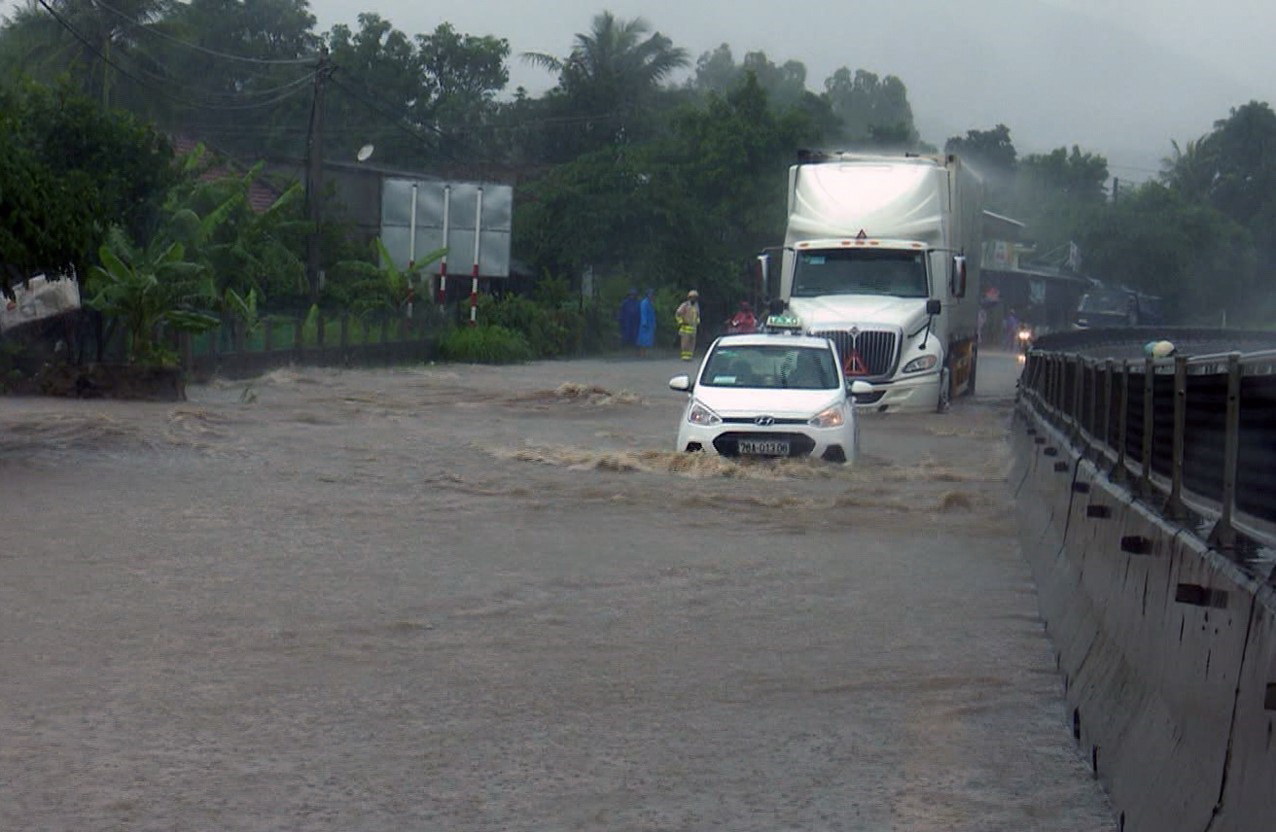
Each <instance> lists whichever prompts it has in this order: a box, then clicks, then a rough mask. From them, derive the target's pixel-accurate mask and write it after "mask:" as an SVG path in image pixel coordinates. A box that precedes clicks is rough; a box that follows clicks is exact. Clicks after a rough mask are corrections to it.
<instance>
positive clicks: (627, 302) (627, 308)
mask: <svg viewBox="0 0 1276 832" xmlns="http://www.w3.org/2000/svg"><path fill="white" fill-rule="evenodd" d="M641 303H642V302H641V301H640V300H638V290H637V289H630V290H629V294H627V295H625V299H624V300H623V301H621V303H620V313H619V314H618V315H617V316H616V319H617V321H618V323H619V324H620V342H621V343H622V344H624V345H625V346H626V347H633V346H637V344H638V318H639V306H640V305H641Z"/></svg>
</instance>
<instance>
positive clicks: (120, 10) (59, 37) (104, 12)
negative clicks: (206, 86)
mask: <svg viewBox="0 0 1276 832" xmlns="http://www.w3.org/2000/svg"><path fill="white" fill-rule="evenodd" d="M169 8H170V3H169V0H113V1H112V2H111V3H110V4H109V6H108V5H106V4H103V3H100V2H95V0H42V2H36V0H28V2H27V4H26V5H25V6H23V7H21V8H19V9H18V10H17V11H16V12H15V13H14V15H13V16H12V17H11V18H10V19H9V20H8V22H7V24H6V25H5V27H4V29H3V32H2V33H0V35H2V36H0V67H4V68H5V69H6V70H7V72H6V74H18V73H20V74H23V75H27V76H30V77H32V78H35V79H36V80H39V81H43V82H45V83H52V82H54V81H56V80H58V79H59V78H62V77H63V76H68V77H70V78H73V79H75V80H76V82H77V85H78V88H79V89H80V91H81V92H83V93H84V94H85V95H88V96H90V97H92V98H95V99H97V100H98V101H99V102H100V103H101V105H102V106H103V107H110V106H111V105H112V104H116V103H120V102H119V99H124V100H125V101H131V102H133V103H134V104H136V103H139V102H140V101H141V100H142V99H143V98H144V95H143V93H142V91H141V90H140V89H138V80H137V79H138V78H139V76H141V74H142V73H145V72H154V71H155V69H154V67H153V65H151V64H150V62H149V61H147V60H145V58H142V59H141V60H137V59H135V58H133V57H132V56H133V53H134V52H135V50H136V47H137V44H138V41H139V39H140V38H142V37H144V31H145V30H146V29H148V28H151V27H154V26H156V25H157V24H158V23H159V21H161V20H162V19H163V18H164V15H165V14H166V13H167V11H168V9H169ZM121 70H123V71H121ZM117 87H119V88H122V92H123V95H120V94H118V92H117Z"/></svg>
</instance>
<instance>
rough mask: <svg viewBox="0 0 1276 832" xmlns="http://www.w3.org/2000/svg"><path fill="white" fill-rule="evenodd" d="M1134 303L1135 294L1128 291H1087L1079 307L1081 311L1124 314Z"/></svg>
mask: <svg viewBox="0 0 1276 832" xmlns="http://www.w3.org/2000/svg"><path fill="white" fill-rule="evenodd" d="M1133 305H1134V296H1133V295H1130V294H1128V293H1126V292H1087V293H1086V294H1085V295H1083V296H1082V298H1081V305H1080V306H1079V307H1078V309H1079V311H1081V312H1096V313H1099V314H1105V313H1106V314H1116V315H1124V314H1125V313H1126V310H1127V309H1129V308H1130V307H1131V306H1133Z"/></svg>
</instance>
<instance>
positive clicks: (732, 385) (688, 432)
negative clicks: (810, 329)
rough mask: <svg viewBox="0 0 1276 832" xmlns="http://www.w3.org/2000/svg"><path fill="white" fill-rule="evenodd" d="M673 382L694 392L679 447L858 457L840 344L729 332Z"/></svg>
mask: <svg viewBox="0 0 1276 832" xmlns="http://www.w3.org/2000/svg"><path fill="white" fill-rule="evenodd" d="M669 386H670V387H671V388H673V389H674V390H681V391H683V392H686V393H688V394H690V395H689V396H688V401H687V407H686V410H685V411H684V412H683V414H682V421H681V423H680V425H679V427H678V446H677V449H678V450H679V451H713V452H716V453H718V454H720V455H722V456H758V457H815V458H818V459H823V460H827V461H829V462H853V461H854V460H855V457H856V454H857V452H858V450H859V425H858V423H857V421H856V418H855V406H854V400H853V397H854V396H855V395H865V394H868V393H871V392H872V390H873V388H872V385H870V384H868V383H866V382H863V381H855V382H852V383H851V384H850V385H849V386H848V384H847V381H846V378H845V376H844V375H843V374H842V367H841V364H840V362H839V361H838V358H837V353H836V351H835V347H834V346H833V344H832V342H830V341H829V340H827V339H825V338H816V337H811V336H805V335H786V334H776V333H762V334H757V335H727V336H723V337H721V338H719V339H718V340H716V341H714V342H713V345H712V346H711V347H710V348H709V352H708V353H707V354H706V355H705V358H704V362H703V363H702V364H701V365H700V371H699V373H698V374H697V375H696V376H695V377H694V378H692V377H691V376H685V375H682V376H675V377H673V378H672V379H670V380H669Z"/></svg>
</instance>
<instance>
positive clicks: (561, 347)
mask: <svg viewBox="0 0 1276 832" xmlns="http://www.w3.org/2000/svg"><path fill="white" fill-rule="evenodd" d="M479 314H480V316H481V317H482V319H483V322H484V323H486V324H491V325H492V326H499V327H504V328H505V329H509V330H512V331H514V332H517V333H519V334H521V335H522V336H523V337H524V338H525V339H526V340H527V345H528V346H529V347H530V348H531V350H532V354H533V355H535V356H537V357H538V358H549V357H551V356H559V355H563V354H565V353H567V352H568V351H569V350H570V348H571V346H572V341H573V340H574V339H573V337H572V333H571V331H570V327H569V326H568V325H567V324H566V323H565V322H564V321H563V320H562V319H561V318H562V316H560V315H558V314H556V310H551V309H547V308H546V307H544V306H542V305H541V304H539V303H536V302H535V301H532V300H528V299H527V298H523V297H519V296H517V295H508V296H506V297H504V298H501V299H500V300H494V301H491V302H489V303H482V302H480V307H479Z"/></svg>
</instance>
